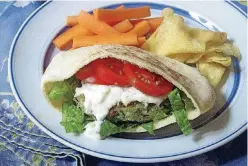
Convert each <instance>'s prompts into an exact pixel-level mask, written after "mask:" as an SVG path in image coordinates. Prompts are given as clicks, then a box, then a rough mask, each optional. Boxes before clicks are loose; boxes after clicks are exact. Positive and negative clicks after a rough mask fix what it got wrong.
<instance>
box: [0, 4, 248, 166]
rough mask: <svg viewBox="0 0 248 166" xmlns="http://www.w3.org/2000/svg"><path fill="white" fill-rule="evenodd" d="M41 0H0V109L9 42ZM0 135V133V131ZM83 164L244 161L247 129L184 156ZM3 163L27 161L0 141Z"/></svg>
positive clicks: (8, 96) (6, 93)
mask: <svg viewBox="0 0 248 166" xmlns="http://www.w3.org/2000/svg"><path fill="white" fill-rule="evenodd" d="M41 4H42V2H32V3H29V2H28V1H27V2H22V3H21V2H18V3H13V2H0V29H1V30H0V50H1V51H0V85H1V86H0V112H1V111H2V110H3V108H5V107H4V106H3V104H4V103H5V104H6V101H7V103H8V102H9V103H13V102H15V99H14V97H13V94H12V93H11V90H10V87H9V85H8V81H7V59H8V52H9V49H10V45H11V43H12V40H13V38H14V35H15V34H16V32H17V30H18V29H19V27H20V25H21V24H22V23H23V21H24V20H25V19H26V18H27V17H28V16H29V15H30V14H31V13H32V12H33V11H34V10H35V9H36V8H37V7H39V6H40V5H41ZM235 4H237V5H238V6H239V7H240V8H241V9H242V10H244V11H245V12H246V13H247V6H245V5H241V3H239V2H235ZM0 137H1V134H0ZM0 140H1V139H0ZM85 160H86V161H85V165H90V166H92V165H99V166H127V165H138V166H150V165H157V166H160V165H206V166H208V165H211V166H215V165H225V166H229V165H230V166H232V165H235V166H236V165H237V166H239V165H247V132H244V133H243V134H241V135H240V136H239V137H237V138H236V139H234V140H233V141H231V142H229V143H227V144H226V145H223V146H222V147H219V148H217V149H215V150H213V151H210V152H207V153H205V154H202V155H198V156H195V157H191V158H188V159H183V160H178V161H173V162H167V163H155V164H145V163H144V164H133V163H120V162H115V161H109V160H104V159H99V158H96V157H92V156H88V155H85ZM75 164H76V162H75V160H73V159H72V158H70V157H63V158H61V159H55V162H53V165H75ZM7 165H11V166H14V165H27V163H25V162H24V161H23V160H22V159H21V158H20V157H18V156H17V155H16V153H14V152H12V151H11V150H9V149H8V148H6V146H5V144H3V143H2V142H1V141H0V166H7ZM37 165H40V163H39V164H37Z"/></svg>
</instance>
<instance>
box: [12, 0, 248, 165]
mask: <svg viewBox="0 0 248 166" xmlns="http://www.w3.org/2000/svg"><path fill="white" fill-rule="evenodd" d="M115 3H116V2H99V1H98V2H92V1H88V2H85V1H83V2H47V3H45V4H43V5H42V6H41V7H39V8H38V9H37V10H36V11H35V12H34V13H33V14H32V15H31V16H30V17H29V18H28V19H27V20H26V21H25V22H24V24H23V25H22V27H21V28H20V30H19V31H18V33H17V35H16V37H15V39H14V41H13V44H12V48H11V50H10V60H9V77H10V81H11V88H12V90H13V92H14V94H15V97H16V99H17V101H18V102H19V104H20V106H21V107H22V109H23V110H24V111H25V113H26V114H27V115H28V116H29V118H30V119H31V120H32V121H34V122H35V124H37V125H38V126H39V127H40V128H41V129H42V130H44V131H45V132H46V133H47V134H49V135H50V136H52V137H53V138H54V139H56V140H58V141H60V142H61V143H63V144H65V145H67V146H69V147H71V148H74V149H76V150H78V151H81V152H84V153H87V154H90V155H93V156H97V157H101V158H106V159H110V160H118V161H126V162H162V161H170V160H177V159H182V158H186V157H190V156H194V155H197V154H201V153H203V152H206V151H209V150H211V149H214V148H216V147H219V146H221V145H223V144H224V143H226V142H228V141H230V140H231V139H233V138H235V137H236V136H238V135H239V134H240V133H242V132H243V131H244V130H245V129H246V124H247V119H246V117H247V115H246V109H247V105H246V103H247V102H246V99H247V95H246V85H247V82H246V78H247V77H246V64H245V63H246V56H247V50H246V47H247V41H246V36H247V32H246V28H247V27H246V21H247V18H246V15H245V14H244V13H242V11H240V10H238V9H237V8H236V7H235V6H233V4H231V3H229V2H210V1H209V2H200V3H199V2H178V1H176V2H172V1H170V2H166V3H165V2H159V3H157V4H155V3H149V2H144V3H143V2H138V3H135V2H132V3H127V2H126V1H125V5H126V7H135V6H143V5H150V6H151V8H152V16H159V15H160V12H161V9H162V8H163V7H167V5H170V6H171V7H173V8H174V10H175V12H176V13H178V14H180V15H183V16H184V17H185V19H186V22H187V23H188V24H190V25H191V26H194V27H201V28H207V29H214V30H220V31H225V32H227V33H228V37H229V38H230V39H232V40H234V42H235V44H236V45H237V46H238V47H239V48H240V51H241V54H242V60H241V61H240V62H238V61H234V63H233V65H234V68H233V69H234V70H232V69H230V72H229V77H228V78H227V80H226V83H225V84H224V85H223V86H222V87H220V88H219V90H220V93H222V95H221V96H222V97H221V96H219V99H220V101H219V102H218V103H217V105H216V106H215V112H217V114H216V115H215V117H216V118H215V119H214V120H212V121H211V122H209V123H208V124H206V125H204V126H203V127H201V128H199V129H197V130H196V131H195V132H194V133H193V134H192V135H190V136H187V137H186V136H183V135H179V136H174V137H169V138H163V139H155V140H128V139H119V138H108V139H105V140H101V141H95V140H91V139H89V138H87V137H84V136H83V135H81V136H74V135H73V134H66V133H65V131H64V128H63V127H62V126H61V125H60V124H59V122H60V121H61V114H60V113H59V112H56V111H53V110H52V108H51V107H50V106H49V104H48V103H47V101H46V100H45V98H44V96H43V95H42V93H41V90H40V80H41V76H42V74H43V66H46V63H47V62H45V61H49V60H50V56H51V55H53V54H54V53H55V52H56V50H54V48H53V47H52V46H51V41H52V39H53V38H54V36H55V35H56V34H57V33H58V32H59V31H60V30H61V29H62V28H63V27H64V21H65V18H66V16H68V15H74V14H77V13H79V11H80V10H82V9H83V10H86V11H90V10H92V9H94V8H99V7H103V6H108V5H112V6H109V7H115V6H118V5H119V4H115ZM118 3H121V2H119V1H118ZM48 48H49V50H48ZM239 68H240V70H238V69H239ZM225 98H226V99H225ZM223 99H224V100H223ZM219 109H220V110H219ZM224 110H225V111H224ZM223 111H224V112H223ZM221 112H222V113H221ZM220 113H221V115H220V116H218V115H219V114H220Z"/></svg>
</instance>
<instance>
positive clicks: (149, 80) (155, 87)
mask: <svg viewBox="0 0 248 166" xmlns="http://www.w3.org/2000/svg"><path fill="white" fill-rule="evenodd" d="M124 72H125V74H126V75H127V77H128V78H129V81H130V84H131V85H132V86H134V87H135V88H137V89H139V90H140V91H141V92H143V93H145V94H147V95H150V96H162V95H165V94H167V93H169V92H170V91H171V90H172V88H173V84H171V83H170V82H168V81H167V80H165V79H163V77H161V76H159V75H157V74H153V73H151V72H149V71H147V70H145V69H140V68H139V67H137V66H135V65H131V64H129V63H126V64H124Z"/></svg>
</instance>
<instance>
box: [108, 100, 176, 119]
mask: <svg viewBox="0 0 248 166" xmlns="http://www.w3.org/2000/svg"><path fill="white" fill-rule="evenodd" d="M171 113H172V112H171V108H170V103H169V100H168V99H166V100H164V101H163V102H162V103H161V104H160V105H159V106H157V105H155V104H148V105H145V104H143V103H140V102H132V103H130V104H128V105H127V106H125V105H123V104H122V103H120V104H118V105H116V106H114V107H113V108H112V109H111V110H110V111H109V114H108V116H107V119H108V120H109V121H110V122H112V123H115V124H116V123H122V122H125V123H126V122H131V123H138V124H141V123H146V122H150V121H157V120H160V119H163V118H166V117H168V116H169V115H171Z"/></svg>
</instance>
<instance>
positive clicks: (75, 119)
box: [60, 102, 86, 133]
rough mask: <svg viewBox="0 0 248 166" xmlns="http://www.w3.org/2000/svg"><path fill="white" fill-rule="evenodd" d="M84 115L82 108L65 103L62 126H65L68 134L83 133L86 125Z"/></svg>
mask: <svg viewBox="0 0 248 166" xmlns="http://www.w3.org/2000/svg"><path fill="white" fill-rule="evenodd" d="M84 119H85V117H84V113H83V112H82V110H81V109H80V108H78V107H77V106H75V105H74V104H72V103H67V102H65V103H63V106H62V121H61V122H60V124H61V125H62V126H64V128H65V130H66V132H67V133H71V132H73V133H81V132H83V130H84V127H85V125H86V123H85V122H84Z"/></svg>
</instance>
